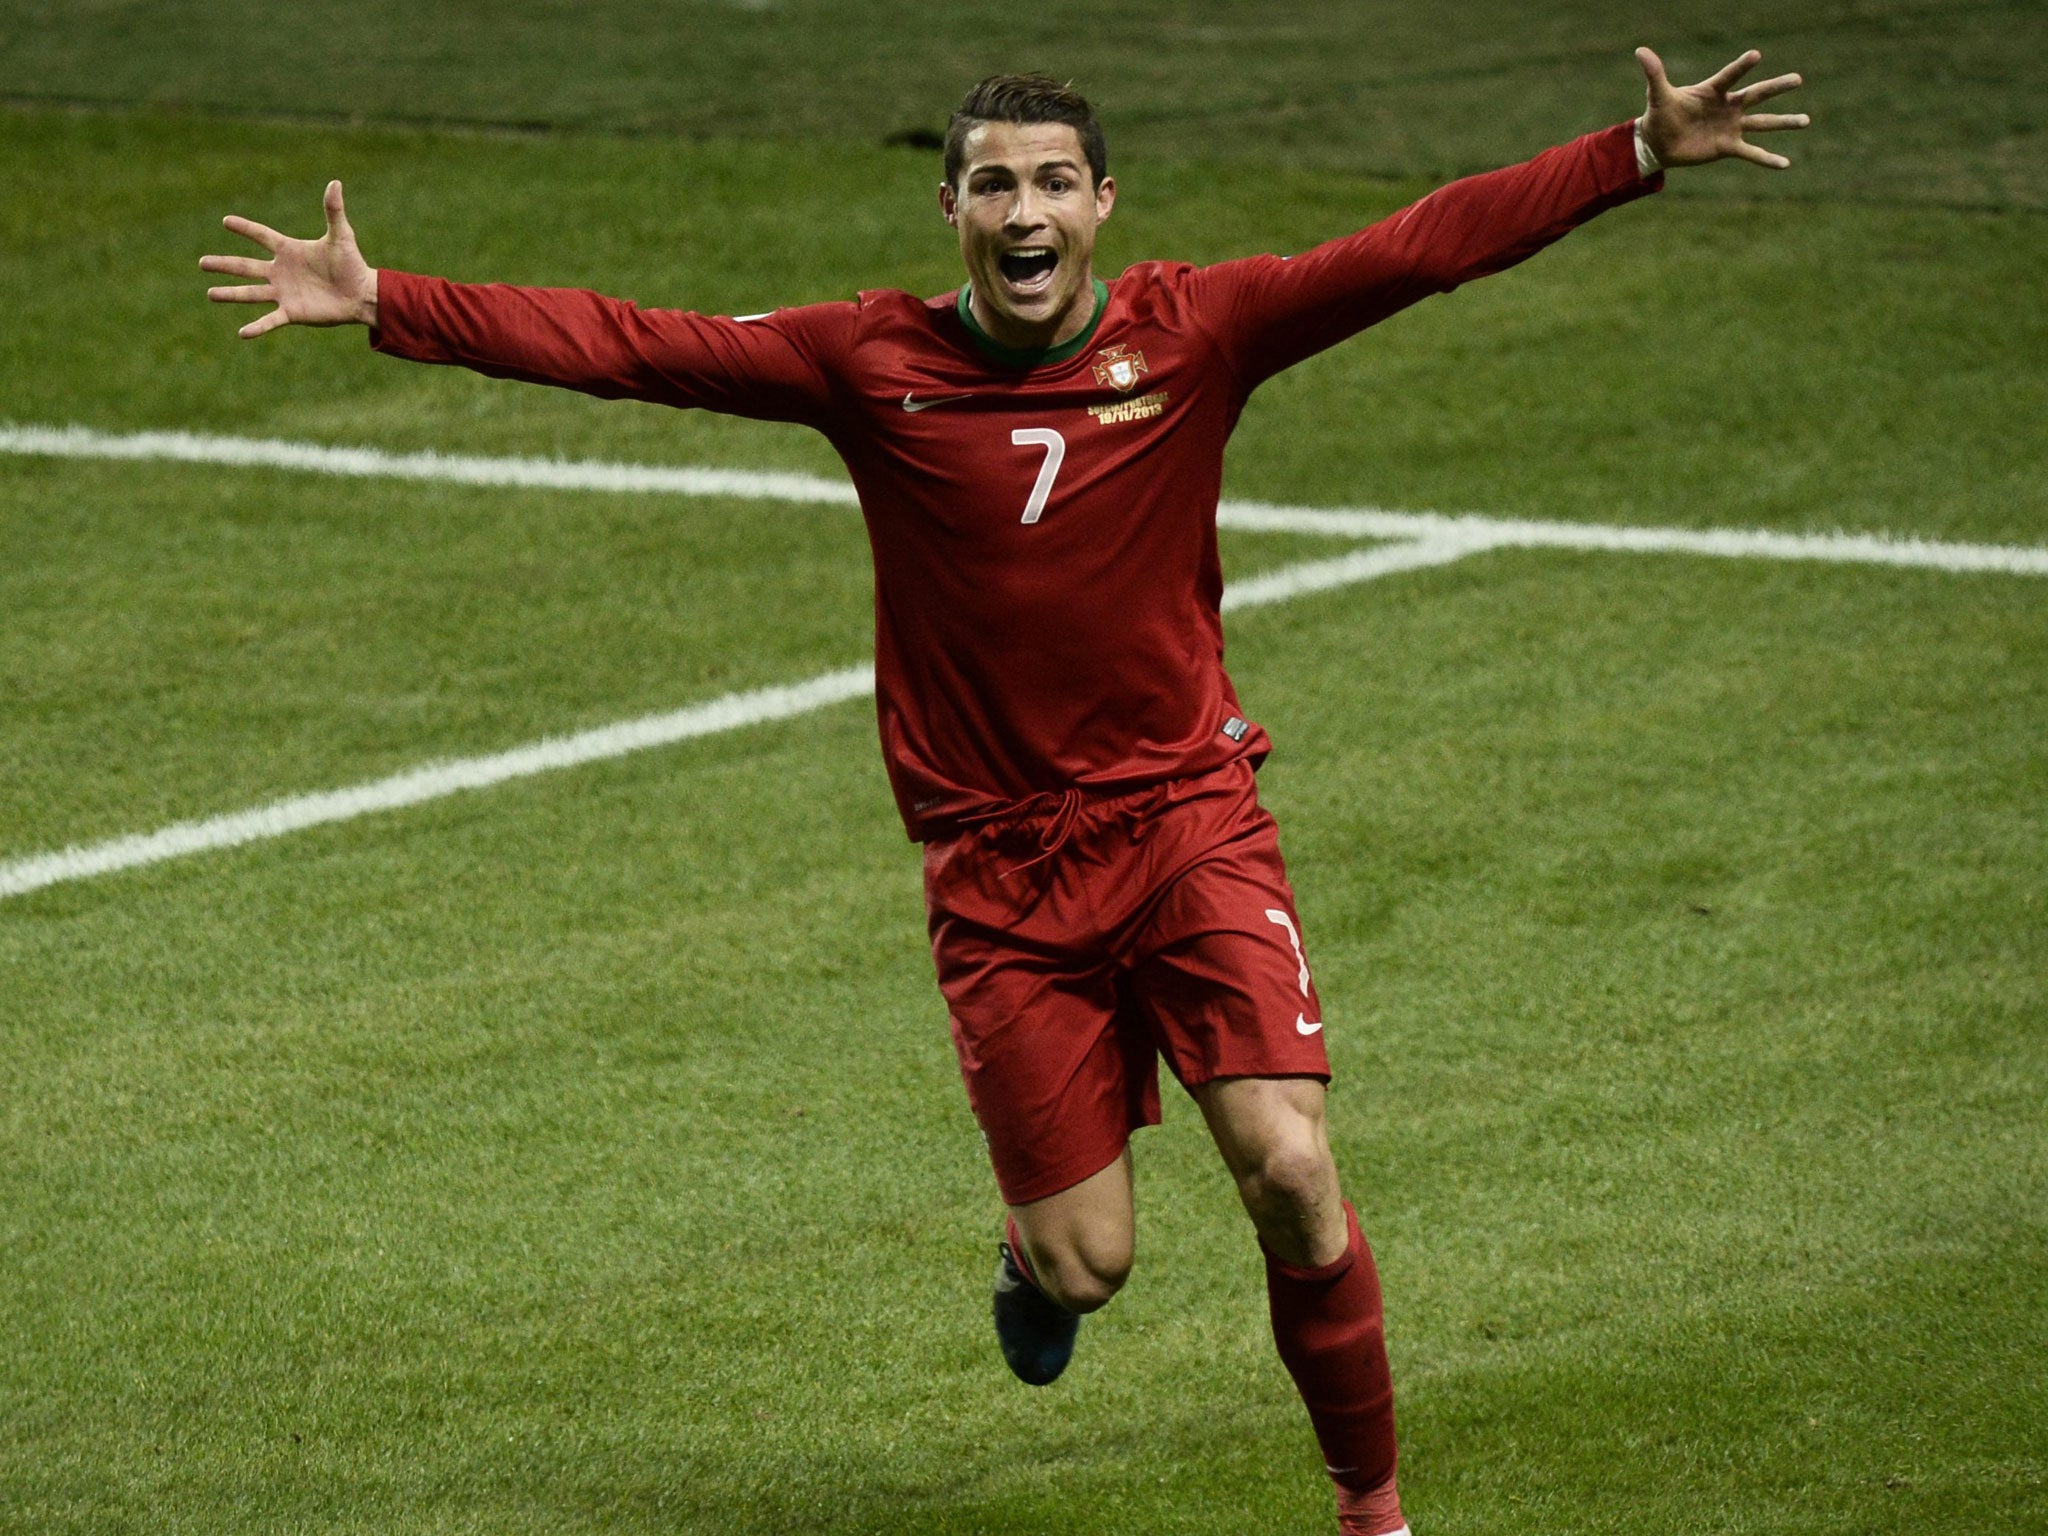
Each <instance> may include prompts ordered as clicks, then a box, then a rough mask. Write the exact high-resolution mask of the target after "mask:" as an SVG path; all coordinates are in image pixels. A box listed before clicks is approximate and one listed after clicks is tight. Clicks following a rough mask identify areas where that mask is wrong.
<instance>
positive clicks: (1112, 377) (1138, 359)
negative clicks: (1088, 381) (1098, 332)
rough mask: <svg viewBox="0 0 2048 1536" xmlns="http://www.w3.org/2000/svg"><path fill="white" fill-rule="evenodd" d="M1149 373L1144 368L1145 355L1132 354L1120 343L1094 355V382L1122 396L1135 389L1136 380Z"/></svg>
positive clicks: (1139, 353) (1140, 353) (1136, 385)
mask: <svg viewBox="0 0 2048 1536" xmlns="http://www.w3.org/2000/svg"><path fill="white" fill-rule="evenodd" d="M1150 371H1151V370H1149V369H1148V368H1146V366H1145V354H1144V353H1142V352H1133V351H1132V350H1131V349H1130V348H1129V347H1127V346H1125V345H1124V344H1123V343H1122V342H1118V343H1117V344H1116V345H1115V346H1113V347H1104V348H1103V349H1102V350H1101V351H1100V352H1098V353H1096V354H1095V382H1096V383H1098V384H1107V385H1108V386H1109V387H1110V388H1111V389H1115V390H1119V391H1121V392H1122V393H1124V394H1129V393H1130V392H1131V391H1132V390H1134V389H1136V388H1137V387H1138V380H1140V379H1142V378H1143V377H1144V376H1145V375H1146V374H1147V373H1148V372H1150Z"/></svg>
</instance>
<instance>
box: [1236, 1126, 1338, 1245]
mask: <svg viewBox="0 0 2048 1536" xmlns="http://www.w3.org/2000/svg"><path fill="white" fill-rule="evenodd" d="M1237 1183H1238V1188H1239V1190H1240V1191H1241V1192H1242V1193H1243V1196H1244V1203H1245V1208H1246V1209H1247V1210H1248V1211H1249V1212H1250V1213H1251V1216H1252V1220H1253V1221H1254V1222H1256V1223H1258V1224H1260V1225H1261V1226H1264V1225H1265V1224H1266V1223H1267V1222H1273V1223H1277V1224H1282V1225H1287V1224H1293V1223H1298V1222H1302V1221H1304V1220H1307V1219H1309V1218H1311V1217H1312V1216H1313V1215H1314V1214H1315V1213H1316V1212H1317V1211H1319V1210H1320V1209H1321V1208H1322V1207H1323V1206H1324V1205H1326V1204H1328V1203H1330V1202H1332V1201H1334V1200H1335V1199H1336V1198H1337V1166H1336V1164H1335V1162H1334V1161H1332V1159H1331V1157H1330V1149H1329V1147H1328V1146H1327V1145H1325V1144H1324V1143H1323V1141H1322V1139H1321V1138H1320V1137H1311V1136H1306V1135H1303V1136H1289V1137H1281V1138H1276V1139H1275V1140H1274V1141H1273V1142H1272V1143H1271V1144H1270V1145H1269V1146H1267V1147H1265V1148H1263V1149H1261V1152H1260V1155H1259V1157H1258V1158H1257V1159H1256V1160H1255V1161H1253V1162H1252V1163H1251V1164H1250V1165H1249V1166H1247V1167H1246V1168H1245V1169H1244V1170H1243V1171H1242V1172H1240V1173H1239V1175H1238V1181H1237Z"/></svg>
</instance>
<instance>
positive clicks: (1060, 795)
mask: <svg viewBox="0 0 2048 1536" xmlns="http://www.w3.org/2000/svg"><path fill="white" fill-rule="evenodd" d="M1172 790H1173V785H1172V784H1171V783H1164V784H1155V785H1153V786H1152V788H1151V790H1150V792H1143V791H1141V792H1139V793H1136V794H1133V795H1130V796H1127V797H1122V798H1124V800H1125V803H1124V804H1123V805H1120V806H1118V807H1117V813H1118V814H1120V815H1121V816H1122V817H1123V819H1124V821H1125V823H1126V824H1127V825H1128V827H1129V829H1130V838H1131V841H1132V842H1134V843H1141V842H1143V841H1144V840H1145V833H1146V832H1147V831H1148V830H1149V829H1150V824H1151V819H1152V816H1153V815H1154V813H1155V812H1157V811H1158V810H1159V808H1160V807H1161V806H1162V805H1164V804H1165V803H1166V801H1167V800H1168V799H1169V798H1170V796H1171V794H1172ZM1088 799H1089V796H1088V793H1087V792H1086V791H1085V790H1083V789H1081V788H1080V787H1078V786H1069V787H1068V788H1066V789H1062V790H1050V789H1041V790H1040V791H1039V792H1038V793H1037V794H1035V795H1027V796H1026V797H1025V798H1024V799H1022V800H1013V801H1011V802H1010V803H1009V804H1008V805H1003V806H998V807H996V808H995V809H994V810H990V811H981V812H979V813H976V814H973V815H967V816H962V817H961V818H960V825H961V826H963V827H983V826H989V825H991V824H995V823H1003V822H1024V821H1028V820H1029V819H1030V818H1031V817H1033V816H1035V815H1037V814H1039V813H1041V812H1050V813H1051V814H1050V815H1048V816H1047V817H1046V822H1045V825H1044V826H1042V827H1040V828H1039V830H1038V852H1037V853H1035V854H1033V855H1032V856H1031V857H1030V858H1028V859H1026V860H1025V861H1024V862H1023V863H1022V864H1012V865H1011V866H1010V867H1009V868H1008V869H1005V870H1003V871H1001V878H1003V879H1005V880H1007V879H1009V878H1010V876H1012V875H1020V874H1022V873H1023V872H1024V871H1025V870H1027V869H1030V868H1031V867H1032V866H1033V865H1035V864H1043V863H1044V862H1045V861H1046V860H1047V859H1049V858H1051V857H1052V856H1053V855H1054V854H1056V853H1058V852H1059V851H1060V850H1061V849H1062V848H1064V847H1066V845H1067V843H1068V841H1069V839H1071V838H1072V837H1073V835H1074V829H1075V827H1076V826H1078V825H1079V824H1080V820H1081V809H1082V807H1083V806H1085V805H1086V804H1087V803H1088Z"/></svg>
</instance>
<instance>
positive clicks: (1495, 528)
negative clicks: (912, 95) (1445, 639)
mask: <svg viewBox="0 0 2048 1536" xmlns="http://www.w3.org/2000/svg"><path fill="white" fill-rule="evenodd" d="M0 453H14V454H31V455H44V456H54V457H61V458H80V459H160V460H163V459H167V460H172V461H176V462H180V463H188V464H226V465H236V466H242V467H247V468H264V469H287V470H304V471H311V472H314V473H319V474H329V475H351V476H371V477H378V478H387V479H397V480H440V481H448V482H453V483H455V484H460V485H494V486H525V487H539V488H544V489H550V490H566V491H615V492H639V493H655V494H662V495H675V496H733V497H743V498H750V499H756V500H767V501H785V502H807V503H813V504H825V505H831V506H854V505H856V500H855V497H854V492H853V487H852V486H850V485H848V484H847V483H846V482H845V481H843V480H828V479H825V478H823V477H821V476H818V475H799V474H766V473H761V472H758V471H753V470H728V469H680V468H665V467H662V466H658V465H648V464H607V463H603V462H601V461H596V460H587V459H585V460H575V459H521V458H477V457H467V456H460V455H451V454H438V453H386V452H383V451H382V450H381V449H376V448H330V447H326V446H324V445H322V444H318V443H294V442H286V441H280V440H276V439H269V438H251V437H216V436H210V435H205V434H201V433H195V432H133V433H112V432H97V431H94V430H93V429H91V428H89V427H34V426H7V425H4V424H0ZM1217 522H1218V523H1219V524H1220V525H1221V526H1223V527H1225V528H1238V529H1244V530H1248V531H1253V532H1270V533H1313V534H1323V535H1326V536H1329V537H1332V538H1343V539H1415V540H1428V541H1433V540H1436V539H1438V538H1440V537H1442V536H1445V535H1448V536H1450V537H1452V538H1454V539H1457V540H1460V541H1463V540H1475V541H1478V542H1479V543H1482V544H1485V545H1487V546H1490V547H1494V548H1519V549H1589V550H1607V551H1613V552H1619V553H1638V554H1648V553H1662V554H1690V555H1716V556H1724V557H1734V558H1741V559H1764V560H1825V561H1839V562H1842V563H1845V564H1854V565H1894V566H1922V567H1929V568H1932V569H1935V570H1944V571H1984V572H1995V573H2002V574H2005V575H2012V576H2048V549H2039V548H2030V547H2026V546H2018V545H2005V544H1951V543H1946V542H1940V541H1936V540H1932V539H1894V538H1888V537H1884V536H1881V535H1874V534H1850V533H1818V534H1814V533H1769V532H1764V531H1760V530H1750V529H1738V528H1630V527H1617V526H1614V525H1610V524H1603V523H1553V522H1533V521H1517V520H1515V519H1510V518H1494V517H1452V516H1447V515H1445V514H1443V513H1439V512H1390V511H1383V510H1379V509H1376V508H1371V507H1354V508H1327V507H1286V506H1273V505H1270V504H1268V503H1265V502H1252V501H1226V502H1224V503H1223V505H1222V506H1221V507H1220V508H1219V509H1218V515H1217Z"/></svg>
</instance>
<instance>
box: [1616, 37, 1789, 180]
mask: <svg viewBox="0 0 2048 1536" xmlns="http://www.w3.org/2000/svg"><path fill="white" fill-rule="evenodd" d="M1762 58H1763V55H1762V54H1760V53H1758V52H1757V51H1756V50H1755V49H1754V48H1752V49H1750V50H1749V52H1747V53H1745V54H1744V55H1743V56H1742V57H1741V58H1739V59H1736V60H1734V61H1733V62H1732V63H1730V64H1727V65H1725V66H1724V67H1723V68H1722V69H1721V70H1720V71H1719V72H1718V73H1716V74H1715V75H1713V76H1712V77H1711V78H1709V79H1706V80H1702V81H1701V82H1700V83H1699V84H1698V85H1686V86H1674V85H1673V84H1672V83H1671V81H1670V79H1669V78H1668V77H1667V76H1666V75H1665V73H1664V61H1663V60H1662V59H1660V58H1658V57H1657V55H1656V54H1654V53H1652V52H1651V51H1650V50H1649V49H1647V48H1638V49H1637V50H1636V62H1637V63H1638V64H1640V65H1641V66H1642V68H1643V79H1644V80H1645V81H1646V82H1647V83H1648V86H1649V105H1648V107H1647V108H1646V109H1645V111H1644V112H1643V116H1642V119H1641V121H1642V127H1643V141H1644V143H1645V144H1647V145H1648V146H1649V149H1650V152H1651V153H1652V154H1654V155H1655V156H1656V157H1657V163H1658V164H1660V165H1667V166H1675V165H1705V164H1706V163H1707V162H1708V161H1710V160H1726V159H1730V158H1734V159H1742V160H1749V161H1753V162H1754V163H1755V164H1757V165H1767V166H1769V167H1770V168H1771V169H1772V170H1775V171H1782V170H1784V169H1785V167H1786V166H1788V165H1790V164H1791V163H1792V162H1791V161H1790V160H1787V159H1786V158H1785V157H1784V156H1783V155H1774V154H1772V153H1771V152H1770V151H1769V150H1767V149H1762V148H1759V147H1758V146H1757V145H1754V144H1752V143H1750V142H1749V141H1748V140H1746V139H1745V138H1743V135H1744V134H1745V133H1776V132H1778V131H1780V130H1783V129H1787V128H1804V127H1805V126H1806V125H1807V122H1808V118H1807V116H1806V114H1805V113H1804V112H1783V113H1780V112H1752V111H1750V110H1749V109H1750V108H1751V107H1753V106H1755V105H1756V104H1757V103H1758V102H1762V101H1768V100H1770V99H1771V97H1773V96H1781V95H1783V94H1784V93H1785V92H1786V91H1790V90H1796V89H1797V88H1798V87H1799V86H1801V85H1803V84H1804V83H1805V82H1804V81H1802V80H1801V79H1800V78H1799V76H1797V75H1779V76H1777V77H1776V78H1775V79H1772V80H1762V81H1759V82H1758V83H1757V84H1755V85H1745V86H1737V85H1736V83H1735V82H1736V81H1738V80H1740V79H1741V78H1742V77H1743V76H1744V75H1746V74H1748V73H1749V72H1750V71H1751V70H1752V69H1754V68H1755V67H1756V65H1757V63H1758V61H1760V60H1761V59H1762Z"/></svg>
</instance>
